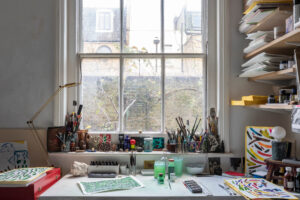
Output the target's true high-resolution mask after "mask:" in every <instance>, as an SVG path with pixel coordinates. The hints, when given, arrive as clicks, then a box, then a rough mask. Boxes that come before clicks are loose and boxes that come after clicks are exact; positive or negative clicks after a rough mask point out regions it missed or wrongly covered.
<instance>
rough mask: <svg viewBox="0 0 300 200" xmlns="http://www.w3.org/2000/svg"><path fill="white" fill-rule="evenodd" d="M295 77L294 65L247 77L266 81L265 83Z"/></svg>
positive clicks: (250, 79)
mask: <svg viewBox="0 0 300 200" xmlns="http://www.w3.org/2000/svg"><path fill="white" fill-rule="evenodd" d="M295 78H296V67H293V68H289V69H285V70H280V71H276V72H271V73H268V74H264V75H260V76H256V77H251V78H248V80H249V81H256V82H266V83H278V82H279V83H282V82H283V81H290V80H294V79H295Z"/></svg>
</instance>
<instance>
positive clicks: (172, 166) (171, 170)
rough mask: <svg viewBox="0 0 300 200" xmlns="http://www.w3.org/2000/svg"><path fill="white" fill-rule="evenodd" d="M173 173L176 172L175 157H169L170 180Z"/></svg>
mask: <svg viewBox="0 0 300 200" xmlns="http://www.w3.org/2000/svg"><path fill="white" fill-rule="evenodd" d="M171 173H175V164H174V159H169V165H168V178H169V180H171Z"/></svg>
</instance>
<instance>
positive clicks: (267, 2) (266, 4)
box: [244, 0, 293, 14]
mask: <svg viewBox="0 0 300 200" xmlns="http://www.w3.org/2000/svg"><path fill="white" fill-rule="evenodd" d="M282 5H286V6H289V5H290V6H292V5H293V0H259V1H255V2H253V3H252V4H251V5H250V6H249V7H248V9H247V10H246V11H245V12H244V14H248V13H250V12H255V11H256V10H257V9H259V8H277V7H279V6H282Z"/></svg>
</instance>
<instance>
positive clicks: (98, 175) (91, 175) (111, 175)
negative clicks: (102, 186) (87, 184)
mask: <svg viewBox="0 0 300 200" xmlns="http://www.w3.org/2000/svg"><path fill="white" fill-rule="evenodd" d="M116 176H117V174H116V173H103V172H91V173H89V174H88V177H89V178H115V177H116Z"/></svg>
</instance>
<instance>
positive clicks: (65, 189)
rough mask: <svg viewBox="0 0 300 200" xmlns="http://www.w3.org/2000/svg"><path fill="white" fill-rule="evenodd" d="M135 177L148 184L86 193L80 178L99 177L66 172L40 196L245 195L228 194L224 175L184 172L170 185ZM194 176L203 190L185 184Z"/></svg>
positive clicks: (44, 199)
mask: <svg viewBox="0 0 300 200" xmlns="http://www.w3.org/2000/svg"><path fill="white" fill-rule="evenodd" d="M136 178H137V179H138V180H139V181H140V182H142V183H143V184H144V185H145V187H143V188H136V189H132V190H122V191H113V192H104V193H97V194H89V195H85V194H83V193H82V191H81V189H80V188H79V186H78V184H77V182H78V181H97V180H101V179H98V178H92V179H91V178H88V177H72V176H71V175H66V176H64V177H63V178H62V179H61V180H59V181H58V182H57V183H56V184H54V185H53V186H52V187H51V188H49V189H48V190H47V191H46V192H44V193H43V194H42V195H41V196H40V198H39V200H54V199H56V200H71V199H72V200H76V199H96V198H97V199H143V200H147V199H177V198H178V199H179V198H180V199H195V198H197V199H199V198H201V197H202V198H205V199H244V198H242V197H241V196H239V195H237V196H229V194H228V193H227V192H226V191H224V190H223V189H222V188H220V187H219V186H218V184H219V183H221V184H223V181H224V179H225V178H224V177H221V176H209V177H191V176H187V175H184V176H182V177H181V178H177V179H176V181H175V183H171V189H170V188H169V184H168V181H167V179H165V184H163V185H160V184H158V183H157V180H156V179H154V177H153V176H142V175H137V176H136ZM190 179H194V180H195V181H196V182H197V183H198V184H199V185H200V186H201V187H202V188H203V191H204V193H202V194H193V193H191V192H190V191H189V190H188V189H187V188H186V187H185V186H184V185H183V183H182V182H183V181H184V180H190Z"/></svg>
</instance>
